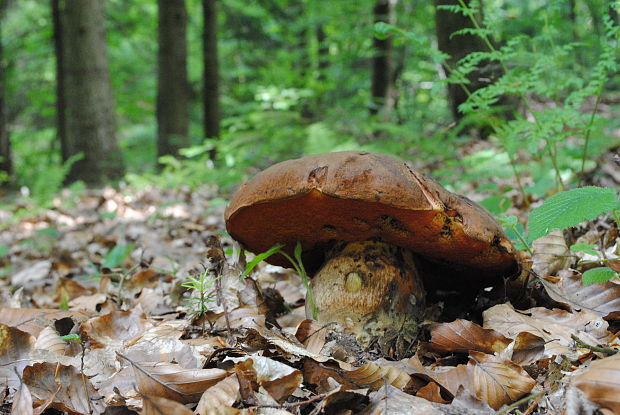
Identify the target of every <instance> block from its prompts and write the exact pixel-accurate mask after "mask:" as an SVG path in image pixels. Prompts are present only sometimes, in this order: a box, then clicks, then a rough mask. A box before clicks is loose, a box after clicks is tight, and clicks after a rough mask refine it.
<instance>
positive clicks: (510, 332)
mask: <svg viewBox="0 0 620 415" xmlns="http://www.w3.org/2000/svg"><path fill="white" fill-rule="evenodd" d="M482 316H483V319H484V327H486V328H492V329H494V330H497V331H499V332H500V333H502V334H503V335H505V336H507V337H511V338H514V337H516V336H517V335H518V334H519V333H521V332H528V333H532V334H534V335H536V336H539V337H541V338H542V339H544V341H545V342H547V343H546V345H545V355H546V356H552V355H561V354H563V355H566V356H568V357H571V358H576V357H577V356H575V353H574V351H573V350H572V349H571V347H572V345H573V343H574V342H573V340H572V339H571V335H573V334H574V335H576V336H578V337H579V338H580V339H581V340H582V341H584V342H586V343H588V344H593V345H596V344H604V343H606V342H607V340H608V339H609V338H610V334H609V333H608V332H607V327H608V326H609V325H608V323H607V322H606V321H604V320H603V319H601V318H600V317H599V316H598V315H596V314H592V313H590V312H586V311H581V312H577V313H570V312H568V311H564V310H560V309H553V310H548V309H546V308H542V307H536V308H531V309H529V310H525V311H521V312H517V311H516V310H515V309H514V308H512V306H510V305H509V304H500V305H496V306H494V307H491V308H490V309H488V310H486V311H484V313H482Z"/></svg>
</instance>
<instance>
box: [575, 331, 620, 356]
mask: <svg viewBox="0 0 620 415" xmlns="http://www.w3.org/2000/svg"><path fill="white" fill-rule="evenodd" d="M570 338H571V339H573V340H574V341H575V345H576V346H577V347H581V348H582V349H589V350H592V351H593V352H599V353H603V354H605V355H607V356H612V355H615V354H616V353H618V351H617V350H616V349H614V348H612V347H601V346H592V345H591V344H588V343H584V342H583V341H582V340H581V339H580V338H579V337H577V336H576V335H575V334H571V335H570Z"/></svg>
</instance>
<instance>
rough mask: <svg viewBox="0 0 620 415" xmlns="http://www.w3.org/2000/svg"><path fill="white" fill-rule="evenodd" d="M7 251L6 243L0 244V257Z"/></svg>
mask: <svg viewBox="0 0 620 415" xmlns="http://www.w3.org/2000/svg"><path fill="white" fill-rule="evenodd" d="M8 253H9V246H8V245H0V257H3V256H5V255H6V254H8Z"/></svg>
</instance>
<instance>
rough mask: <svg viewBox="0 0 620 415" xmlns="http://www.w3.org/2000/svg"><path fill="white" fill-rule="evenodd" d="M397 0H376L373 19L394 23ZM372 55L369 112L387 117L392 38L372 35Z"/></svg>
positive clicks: (390, 85) (389, 101) (390, 89)
mask: <svg viewBox="0 0 620 415" xmlns="http://www.w3.org/2000/svg"><path fill="white" fill-rule="evenodd" d="M396 1H397V0H377V1H376V2H375V5H374V8H373V15H374V21H375V23H377V22H385V23H389V24H394V19H395V17H394V16H395V14H394V7H395V5H396ZM373 48H374V57H373V59H372V78H371V81H372V85H371V95H372V102H371V106H370V113H371V114H373V115H376V114H379V113H383V115H384V116H385V117H386V118H387V117H389V113H390V111H391V110H392V108H393V105H394V102H393V99H392V94H393V88H394V77H393V67H392V66H393V65H392V39H391V37H388V38H386V39H378V38H376V37H373Z"/></svg>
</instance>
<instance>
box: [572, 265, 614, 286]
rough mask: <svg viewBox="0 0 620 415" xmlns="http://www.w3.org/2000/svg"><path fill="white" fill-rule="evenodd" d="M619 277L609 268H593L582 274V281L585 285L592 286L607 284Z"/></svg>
mask: <svg viewBox="0 0 620 415" xmlns="http://www.w3.org/2000/svg"><path fill="white" fill-rule="evenodd" d="M618 276H619V274H618V273H617V272H615V271H614V270H613V269H611V268H609V267H600V268H592V269H589V270H587V271H586V272H584V273H583V274H582V276H581V281H582V282H583V285H591V284H596V283H601V282H607V281H609V280H611V279H612V278H617V277H618Z"/></svg>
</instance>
